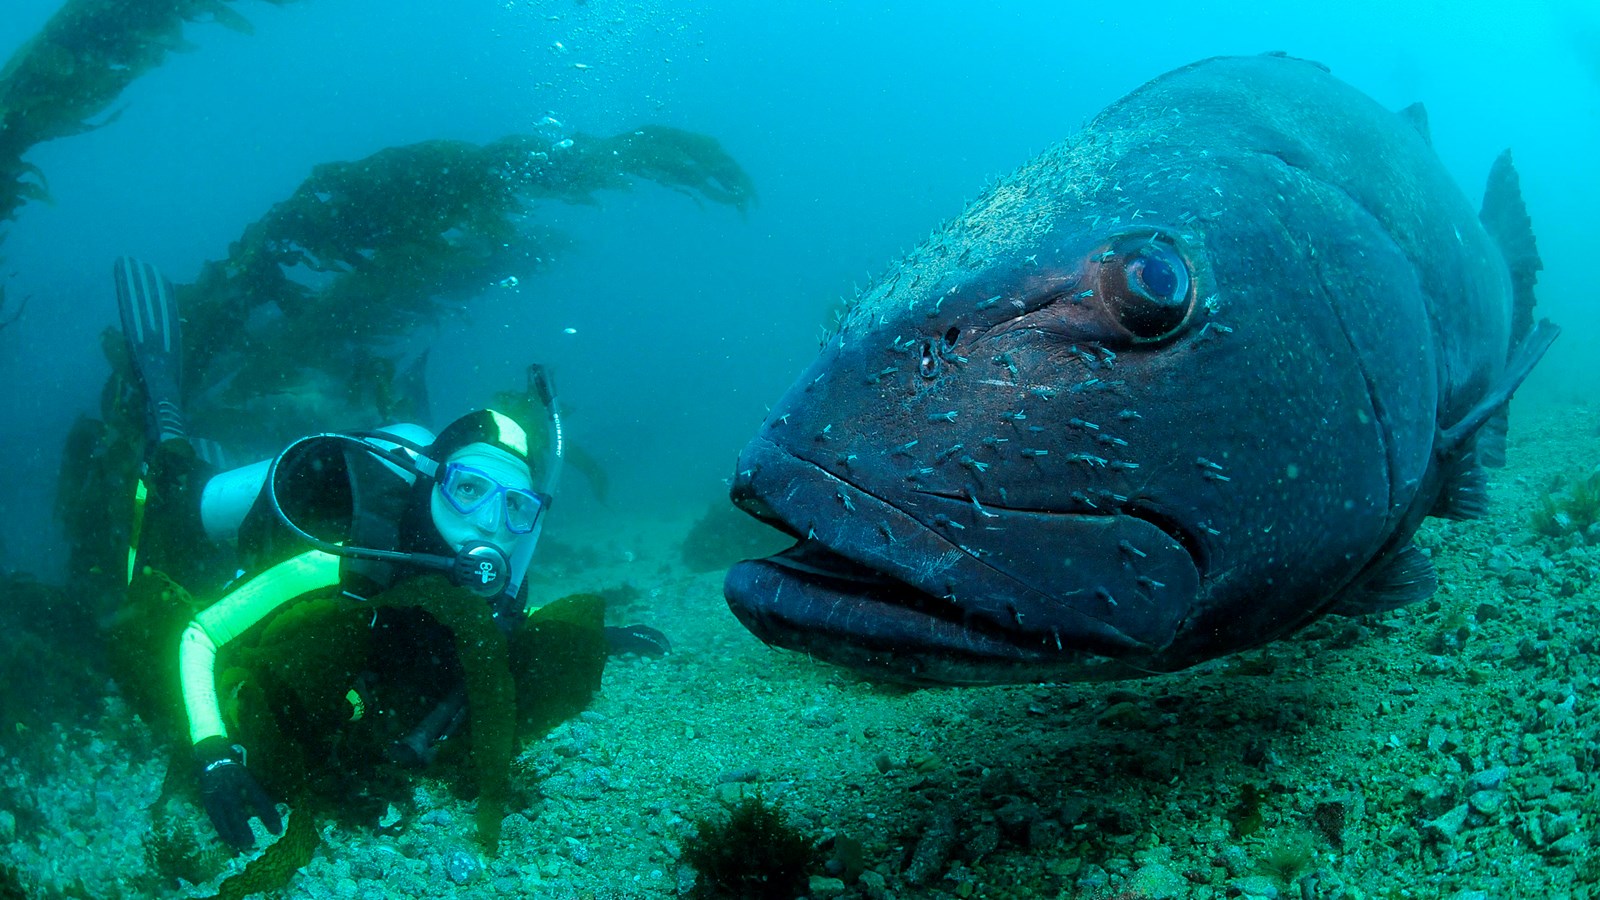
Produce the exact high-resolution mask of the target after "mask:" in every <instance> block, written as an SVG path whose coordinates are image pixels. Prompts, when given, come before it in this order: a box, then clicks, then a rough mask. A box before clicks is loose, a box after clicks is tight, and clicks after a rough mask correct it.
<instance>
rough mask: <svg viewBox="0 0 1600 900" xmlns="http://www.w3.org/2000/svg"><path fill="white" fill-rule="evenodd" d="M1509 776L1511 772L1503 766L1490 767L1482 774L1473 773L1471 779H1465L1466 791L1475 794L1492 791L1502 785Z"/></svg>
mask: <svg viewBox="0 0 1600 900" xmlns="http://www.w3.org/2000/svg"><path fill="white" fill-rule="evenodd" d="M1510 775H1511V770H1510V769H1508V768H1506V767H1505V766H1492V767H1490V768H1487V769H1484V770H1483V771H1482V772H1474V773H1472V777H1470V778H1468V779H1467V791H1468V792H1469V793H1476V792H1477V791H1488V790H1493V789H1495V788H1498V787H1499V786H1500V785H1502V784H1504V783H1505V780H1506V778H1507V777H1508V776H1510Z"/></svg>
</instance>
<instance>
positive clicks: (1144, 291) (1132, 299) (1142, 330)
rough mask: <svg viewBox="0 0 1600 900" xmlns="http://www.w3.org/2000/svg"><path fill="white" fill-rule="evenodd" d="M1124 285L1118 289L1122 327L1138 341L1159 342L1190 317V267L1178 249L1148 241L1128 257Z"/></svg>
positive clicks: (1124, 270)
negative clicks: (1121, 288)
mask: <svg viewBox="0 0 1600 900" xmlns="http://www.w3.org/2000/svg"><path fill="white" fill-rule="evenodd" d="M1124 260H1125V261H1124V263H1123V267H1122V274H1123V279H1124V280H1123V285H1122V287H1123V288H1124V289H1123V290H1121V291H1117V292H1115V294H1116V296H1115V300H1116V303H1115V311H1116V315H1117V320H1118V321H1119V322H1120V323H1121V324H1122V327H1124V328H1126V329H1128V331H1129V333H1130V334H1132V335H1133V337H1134V339H1135V340H1138V341H1157V340H1161V339H1162V338H1165V337H1168V336H1170V335H1171V334H1172V333H1173V332H1175V331H1177V330H1178V329H1179V328H1180V327H1181V326H1182V325H1183V323H1184V322H1185V321H1186V320H1187V319H1188V318H1189V310H1190V307H1191V306H1193V304H1192V302H1191V301H1190V297H1189V294H1190V278H1189V266H1188V263H1186V262H1185V261H1184V259H1183V257H1182V256H1181V255H1179V253H1178V251H1177V249H1176V248H1174V247H1172V246H1170V245H1168V244H1166V243H1162V242H1160V241H1148V242H1146V243H1144V244H1142V245H1141V246H1140V247H1139V248H1138V249H1137V250H1134V251H1133V252H1132V253H1130V254H1129V255H1127V256H1126V257H1124Z"/></svg>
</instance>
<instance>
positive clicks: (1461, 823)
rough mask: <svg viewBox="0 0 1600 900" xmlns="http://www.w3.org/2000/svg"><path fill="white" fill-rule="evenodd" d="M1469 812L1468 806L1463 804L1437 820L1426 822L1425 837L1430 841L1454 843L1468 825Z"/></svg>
mask: <svg viewBox="0 0 1600 900" xmlns="http://www.w3.org/2000/svg"><path fill="white" fill-rule="evenodd" d="M1468 811H1469V810H1468V807H1467V804H1465V803H1463V804H1461V805H1459V806H1456V807H1453V808H1451V810H1450V811H1449V812H1446V813H1445V814H1444V815H1442V816H1439V817H1438V818H1437V819H1430V820H1428V821H1427V822H1424V823H1423V825H1422V835H1423V837H1425V838H1427V839H1428V840H1430V841H1444V842H1446V843H1450V842H1453V841H1454V840H1455V839H1456V835H1458V834H1460V833H1461V830H1462V829H1463V828H1465V827H1466V825H1467V813H1468Z"/></svg>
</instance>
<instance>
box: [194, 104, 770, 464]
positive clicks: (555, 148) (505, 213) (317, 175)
mask: <svg viewBox="0 0 1600 900" xmlns="http://www.w3.org/2000/svg"><path fill="white" fill-rule="evenodd" d="M640 178H642V179H646V180H650V181H655V182H657V183H659V184H662V185H665V186H667V187H669V188H672V189H675V190H679V191H682V192H684V193H687V194H690V195H691V196H694V197H697V198H701V199H705V200H709V201H711V202H714V203H720V204H725V205H731V206H734V207H736V208H740V209H743V208H745V207H746V206H747V205H748V204H749V203H750V202H752V200H753V198H754V191H753V189H752V187H751V185H750V180H749V177H748V176H747V175H746V174H745V173H744V171H743V170H742V169H741V168H740V167H739V166H738V164H737V163H736V162H735V161H734V160H733V159H732V158H731V157H730V156H728V154H727V153H726V152H725V151H723V150H722V148H721V147H720V146H719V145H718V144H717V142H716V141H715V140H714V139H712V138H710V137H707V136H705V135H700V134H695V133H693V132H688V131H683V130H680V129H675V128H666V127H662V126H647V127H644V128H640V129H636V130H633V131H629V132H625V133H623V134H620V135H616V136H613V137H609V138H597V137H591V136H588V135H582V134H579V135H575V136H574V137H573V138H572V139H571V140H570V142H569V141H561V142H559V143H552V142H551V141H550V140H549V139H548V138H545V137H542V136H538V135H512V136H508V137H505V138H502V139H500V140H497V141H493V142H491V143H488V144H482V145H478V144H472V143H468V142H464V141H452V140H434V141H425V142H422V143H418V144H412V145H408V146H402V147H391V148H387V149H384V150H380V151H378V152H377V153H374V154H372V155H371V156H368V157H366V158H365V159H361V160H357V161H354V162H338V163H326V164H323V165H319V166H317V167H316V168H315V169H313V170H312V173H311V175H310V177H309V178H307V179H306V180H305V182H303V183H302V184H301V185H300V187H299V188H298V189H297V190H296V191H295V192H294V194H293V195H292V196H290V197H289V199H287V200H285V201H283V202H281V203H279V204H277V205H276V206H274V207H273V208H272V209H271V210H269V211H268V212H267V214H266V215H265V216H263V217H262V218H261V219H260V220H259V221H257V222H255V223H254V224H252V225H251V226H249V227H248V228H247V229H246V230H245V232H244V234H243V235H242V236H241V238H240V239H239V240H238V241H237V242H236V243H234V244H233V245H232V246H231V248H230V250H229V253H228V257H227V258H226V259H224V260H219V261H215V262H212V263H208V264H207V265H206V266H205V267H204V269H203V270H202V271H201V273H200V276H199V278H198V280H197V281H196V282H195V283H194V284H192V285H186V286H182V287H180V288H179V290H178V298H179V305H180V307H181V309H182V310H183V316H184V320H185V323H186V324H185V327H186V329H187V332H186V335H185V360H186V364H187V367H188V368H187V371H186V373H185V376H186V383H187V384H188V385H190V386H191V387H192V390H191V391H190V392H189V393H190V396H189V398H188V399H189V401H190V406H191V409H192V411H193V413H192V414H193V418H194V419H195V421H196V422H197V425H198V426H199V427H202V428H203V427H204V425H205V420H206V419H207V417H208V416H211V415H214V412H213V411H220V410H225V409H247V410H248V409H250V408H251V406H252V404H256V405H260V406H266V405H271V406H275V407H277V408H279V410H280V411H281V410H282V409H284V408H285V407H289V408H291V409H293V408H295V407H297V406H298V407H299V410H300V411H301V412H302V413H312V412H318V413H325V412H326V407H327V406H328V405H333V406H335V407H338V408H342V409H345V410H350V411H357V410H364V411H371V410H372V409H373V408H375V407H378V406H382V405H384V403H385V401H386V399H389V398H392V397H393V396H394V395H395V394H397V393H399V392H397V391H395V390H394V389H393V388H392V384H393V379H394V377H395V372H396V370H397V368H398V366H397V365H396V362H395V359H394V354H396V353H397V352H400V351H399V347H400V342H401V339H402V338H404V337H405V336H407V335H410V334H412V333H413V332H415V331H416V330H418V329H420V328H423V327H427V326H432V325H435V324H437V323H439V322H440V321H442V320H444V319H445V318H446V317H447V316H455V315H459V314H460V313H461V311H462V310H463V309H464V307H465V304H466V303H467V302H468V301H470V300H471V299H472V298H474V297H477V296H479V295H482V294H483V293H485V292H486V291H488V290H490V289H492V288H494V287H495V286H497V285H505V286H511V285H515V284H519V283H521V282H523V281H525V280H526V279H528V278H529V277H530V276H531V275H533V274H535V273H537V272H538V271H539V269H540V268H541V267H542V266H543V265H545V264H546V262H547V261H548V260H549V259H550V258H551V256H552V255H553V254H555V253H556V252H558V251H559V250H560V249H561V248H562V247H564V246H565V238H564V237H563V236H562V235H561V234H560V233H559V232H557V231H556V230H554V229H553V228H551V227H548V226H545V225H543V224H541V223H540V222H539V221H538V214H539V213H540V212H541V210H542V205H541V201H552V200H553V201H559V202H562V203H568V204H578V203H583V204H593V203H595V202H596V194H597V193H598V192H600V191H602V190H617V189H625V188H627V187H629V186H630V185H631V184H632V183H633V181H634V180H636V179H640ZM264 398H266V399H268V400H270V404H268V403H262V402H261V401H262V400H263V399H264ZM308 400H314V401H316V402H319V403H321V404H323V409H320V410H309V409H306V408H305V404H306V403H307V402H308ZM290 417H292V413H291V414H290ZM311 417H312V416H311V415H305V416H304V418H311ZM229 424H231V425H233V426H234V427H236V428H237V427H242V426H244V425H246V424H247V423H244V422H240V421H239V420H238V418H235V419H233V420H232V421H231V422H230V423H229ZM272 424H273V427H274V428H276V429H277V430H280V431H284V430H292V429H294V428H313V427H320V426H322V425H323V424H324V423H320V422H308V421H300V422H288V421H279V422H275V423H272ZM279 437H282V436H281V435H280V436H279Z"/></svg>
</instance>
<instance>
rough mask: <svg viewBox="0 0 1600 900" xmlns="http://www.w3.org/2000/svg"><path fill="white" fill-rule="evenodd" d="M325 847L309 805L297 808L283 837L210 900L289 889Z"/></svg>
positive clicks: (237, 898) (236, 897)
mask: <svg viewBox="0 0 1600 900" xmlns="http://www.w3.org/2000/svg"><path fill="white" fill-rule="evenodd" d="M321 845H322V831H321V829H319V828H318V827H317V819H316V816H315V815H314V813H313V812H312V810H311V809H310V808H309V807H308V806H307V805H306V804H304V803H300V804H297V805H296V806H295V811H294V812H292V813H290V814H289V822H288V824H287V825H286V826H285V827H284V829H283V835H282V836H281V837H279V838H278V839H277V840H276V841H273V842H272V845H271V846H269V847H268V848H267V849H265V850H263V851H262V852H261V855H260V856H258V857H256V858H255V859H252V860H250V862H249V863H248V864H247V865H246V866H245V867H244V870H243V871H241V872H239V873H238V874H235V875H232V876H229V877H228V878H227V879H226V880H224V881H223V882H222V885H221V886H220V887H218V888H217V893H216V894H215V895H213V896H212V897H211V898H209V900H243V898H245V897H248V896H250V895H251V894H259V893H262V892H264V891H275V890H278V889H279V888H282V887H285V886H286V885H288V883H289V879H291V878H293V877H294V876H295V873H296V872H299V871H300V870H301V869H303V868H305V866H306V863H309V862H311V857H312V856H313V855H315V854H316V852H317V848H318V847H320V846H321Z"/></svg>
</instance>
